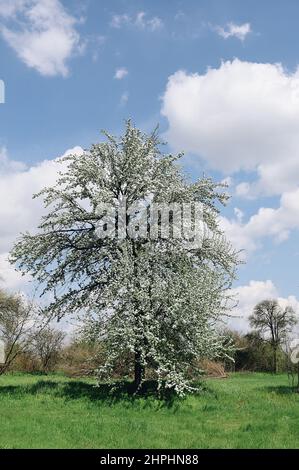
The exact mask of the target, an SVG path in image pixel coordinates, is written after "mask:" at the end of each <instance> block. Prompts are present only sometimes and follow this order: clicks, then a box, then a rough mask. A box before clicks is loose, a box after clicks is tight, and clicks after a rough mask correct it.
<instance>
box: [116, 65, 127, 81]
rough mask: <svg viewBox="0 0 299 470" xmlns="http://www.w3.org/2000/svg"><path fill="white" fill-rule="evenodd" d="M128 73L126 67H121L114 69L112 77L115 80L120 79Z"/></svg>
mask: <svg viewBox="0 0 299 470" xmlns="http://www.w3.org/2000/svg"><path fill="white" fill-rule="evenodd" d="M128 73H129V72H128V70H127V69H126V67H121V68H119V69H116V71H115V74H114V78H115V79H116V80H122V79H123V78H125V77H126V76H127V75H128Z"/></svg>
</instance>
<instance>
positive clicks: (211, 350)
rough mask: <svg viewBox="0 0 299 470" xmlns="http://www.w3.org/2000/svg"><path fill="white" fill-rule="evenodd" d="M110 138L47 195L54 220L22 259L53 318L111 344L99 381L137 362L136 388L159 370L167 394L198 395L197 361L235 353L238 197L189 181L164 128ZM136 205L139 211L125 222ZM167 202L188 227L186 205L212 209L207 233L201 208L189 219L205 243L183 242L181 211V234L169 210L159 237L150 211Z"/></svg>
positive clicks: (67, 160) (207, 212) (15, 254)
mask: <svg viewBox="0 0 299 470" xmlns="http://www.w3.org/2000/svg"><path fill="white" fill-rule="evenodd" d="M104 134H105V136H106V140H105V141H104V142H102V143H98V144H95V145H93V146H92V147H91V149H90V150H89V151H85V152H84V154H82V155H80V156H78V155H69V156H66V157H63V158H62V159H61V162H62V163H63V170H62V171H61V172H60V174H59V177H58V180H57V183H56V185H55V186H53V187H50V188H45V189H44V190H42V191H41V192H40V193H39V194H38V195H36V196H35V197H42V198H43V200H44V205H45V208H46V215H45V216H44V217H43V218H42V221H41V223H40V225H39V227H38V229H37V231H36V233H34V234H29V233H25V234H23V235H22V236H21V237H20V239H19V240H17V242H16V244H15V246H14V248H13V250H12V252H11V262H12V263H14V264H15V265H16V267H17V269H19V270H20V271H22V272H23V273H30V274H31V275H32V276H33V278H34V279H35V280H36V281H38V282H39V283H40V285H41V286H42V294H46V293H51V296H52V301H50V302H49V305H48V311H49V312H51V314H52V315H53V317H56V318H57V319H61V318H62V317H64V316H65V315H71V314H72V315H75V314H79V313H80V314H81V317H82V318H83V321H84V329H85V332H86V334H87V335H90V336H91V337H93V338H94V339H96V340H98V341H101V342H103V344H104V345H105V351H106V362H105V364H103V365H102V367H101V368H100V369H99V370H98V371H97V373H98V375H99V377H101V378H102V377H109V376H110V374H112V373H113V369H114V366H115V364H116V362H117V360H118V359H119V358H120V357H124V356H125V355H127V356H128V357H131V358H132V373H133V374H134V388H135V390H136V391H138V390H139V389H140V387H141V385H142V382H143V381H144V379H145V378H146V373H147V370H149V369H150V370H151V371H152V373H154V374H155V375H156V378H157V381H158V384H159V386H160V387H161V386H162V384H163V385H164V386H165V387H168V388H172V389H174V390H175V391H176V392H177V393H178V394H181V395H182V394H184V393H185V392H186V391H188V390H191V389H192V387H191V385H190V383H189V381H188V376H187V370H188V371H190V368H192V366H193V365H194V364H195V360H196V359H198V358H201V357H208V358H217V357H220V356H221V355H223V354H225V353H226V351H225V347H224V342H223V337H222V336H221V334H220V333H219V328H218V326H219V322H220V320H221V318H222V317H223V315H225V313H226V311H227V308H228V301H229V288H230V286H231V282H232V279H233V278H234V275H235V268H236V266H237V264H238V255H237V253H236V252H235V251H234V250H233V249H232V247H231V245H230V243H228V241H227V240H226V239H225V237H224V235H223V234H222V232H221V230H220V229H219V225H218V213H219V206H221V204H224V203H225V202H226V200H227V195H226V194H225V192H224V189H223V185H220V184H216V183H214V182H213V181H212V180H211V179H209V178H206V177H203V178H201V179H199V180H197V181H189V180H188V179H187V178H186V177H185V176H184V174H183V172H182V170H181V168H180V166H179V162H178V161H179V159H180V158H181V156H182V155H181V154H180V155H176V156H173V155H165V154H163V153H162V152H161V144H160V142H159V139H158V136H157V132H156V131H155V132H153V133H152V134H150V135H146V134H144V133H142V132H141V131H140V130H138V129H137V128H135V127H134V126H133V125H132V123H131V122H130V121H128V122H127V123H126V128H125V132H124V135H123V136H122V137H120V138H115V137H113V136H111V135H109V134H107V133H104ZM124 201H125V202H126V205H127V206H128V207H131V208H132V207H133V210H132V209H131V210H130V211H129V212H126V211H125V212H123V211H122V214H121V211H120V210H119V208H120V205H122V204H123V202H124ZM159 203H160V204H163V205H164V206H163V207H165V205H168V206H169V207H170V208H173V207H174V205H175V207H176V211H177V212H179V213H180V214H179V215H181V216H182V220H183V213H181V212H180V209H177V208H180V205H182V204H191V205H192V204H193V205H195V204H200V207H201V221H202V223H203V224H204V227H205V230H202V227H203V225H201V226H198V225H197V223H196V222H197V221H196V220H195V211H194V210H193V209H192V210H190V214H191V216H190V217H189V218H188V220H187V222H186V223H185V226H184V222H182V230H183V231H184V229H186V228H188V229H189V232H190V230H191V229H192V227H193V235H194V237H193V238H194V239H196V240H200V243H189V242H190V239H188V240H187V239H186V237H184V236H182V237H174V236H173V233H174V231H175V229H177V226H175V224H174V218H175V214H174V211H171V210H170V211H169V217H168V220H167V222H169V231H166V232H167V233H166V232H165V230H164V228H165V227H163V226H162V224H161V217H162V216H161V215H159V213H158V215H157V217H156V219H155V222H156V232H155V234H156V235H155V236H153V231H152V226H151V222H153V220H154V219H153V218H151V216H150V215H149V214H150V210H151V209H150V206H151V205H152V204H159ZM103 207H104V208H107V207H111V208H112V209H113V211H114V212H113V211H112V214H113V213H115V221H114V222H113V217H112V215H111V214H110V216H109V217H110V219H109V217H108V213H107V210H106V209H105V210H103ZM190 214H189V215H190ZM148 215H149V217H148ZM176 215H177V214H176ZM166 218H167V217H166ZM177 220H180V218H179V219H177ZM104 222H105V223H104ZM186 225H187V226H188V227H186ZM99 227H100V228H99ZM196 230H198V231H200V234H199V233H196ZM191 231H192V230H191ZM189 232H188V233H189ZM165 233H166V234H165ZM120 235H121V236H120ZM129 235H130V236H129ZM171 235H172V236H171ZM187 238H188V237H187ZM189 238H190V237H189Z"/></svg>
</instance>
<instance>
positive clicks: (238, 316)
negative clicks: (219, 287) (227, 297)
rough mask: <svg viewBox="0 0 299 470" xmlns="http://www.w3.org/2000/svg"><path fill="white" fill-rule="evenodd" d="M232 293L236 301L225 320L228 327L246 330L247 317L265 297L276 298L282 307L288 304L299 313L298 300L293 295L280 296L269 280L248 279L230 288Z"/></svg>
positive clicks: (247, 327) (247, 324)
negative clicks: (231, 313)
mask: <svg viewBox="0 0 299 470" xmlns="http://www.w3.org/2000/svg"><path fill="white" fill-rule="evenodd" d="M231 293H232V295H234V296H235V299H236V300H237V301H238V305H237V307H236V308H235V309H234V310H233V318H229V319H228V320H227V322H226V323H227V324H228V325H229V326H230V328H233V329H235V330H238V331H242V332H243V333H244V332H247V331H248V330H249V329H250V327H249V322H248V317H249V315H251V314H252V312H253V309H254V307H255V305H256V304H257V303H259V302H261V301H262V300H265V299H277V300H278V302H279V304H280V305H281V307H282V308H285V307H286V306H287V305H290V306H292V307H293V308H294V310H295V312H296V313H297V315H298V314H299V301H298V299H297V298H296V297H295V296H294V295H290V296H288V297H280V296H279V293H278V290H277V288H276V286H275V285H274V284H273V282H272V281H271V280H267V281H253V280H252V281H250V282H249V284H247V285H245V286H239V287H236V288H234V289H232V290H231Z"/></svg>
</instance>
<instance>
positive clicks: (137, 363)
mask: <svg viewBox="0 0 299 470" xmlns="http://www.w3.org/2000/svg"><path fill="white" fill-rule="evenodd" d="M143 378H144V366H143V365H142V363H141V352H140V351H136V352H135V360H134V391H135V393H136V392H138V391H139V390H140V387H141V384H142V380H143Z"/></svg>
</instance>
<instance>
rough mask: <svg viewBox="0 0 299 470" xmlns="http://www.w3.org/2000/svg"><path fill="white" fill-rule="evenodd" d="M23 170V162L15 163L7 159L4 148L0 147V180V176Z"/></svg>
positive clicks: (24, 166)
mask: <svg viewBox="0 0 299 470" xmlns="http://www.w3.org/2000/svg"><path fill="white" fill-rule="evenodd" d="M25 169H26V165H25V164H24V163H23V162H17V161H14V160H10V159H9V158H8V154H7V149H6V147H0V178H1V175H4V174H5V175H6V174H8V173H11V172H14V171H21V170H25Z"/></svg>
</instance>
